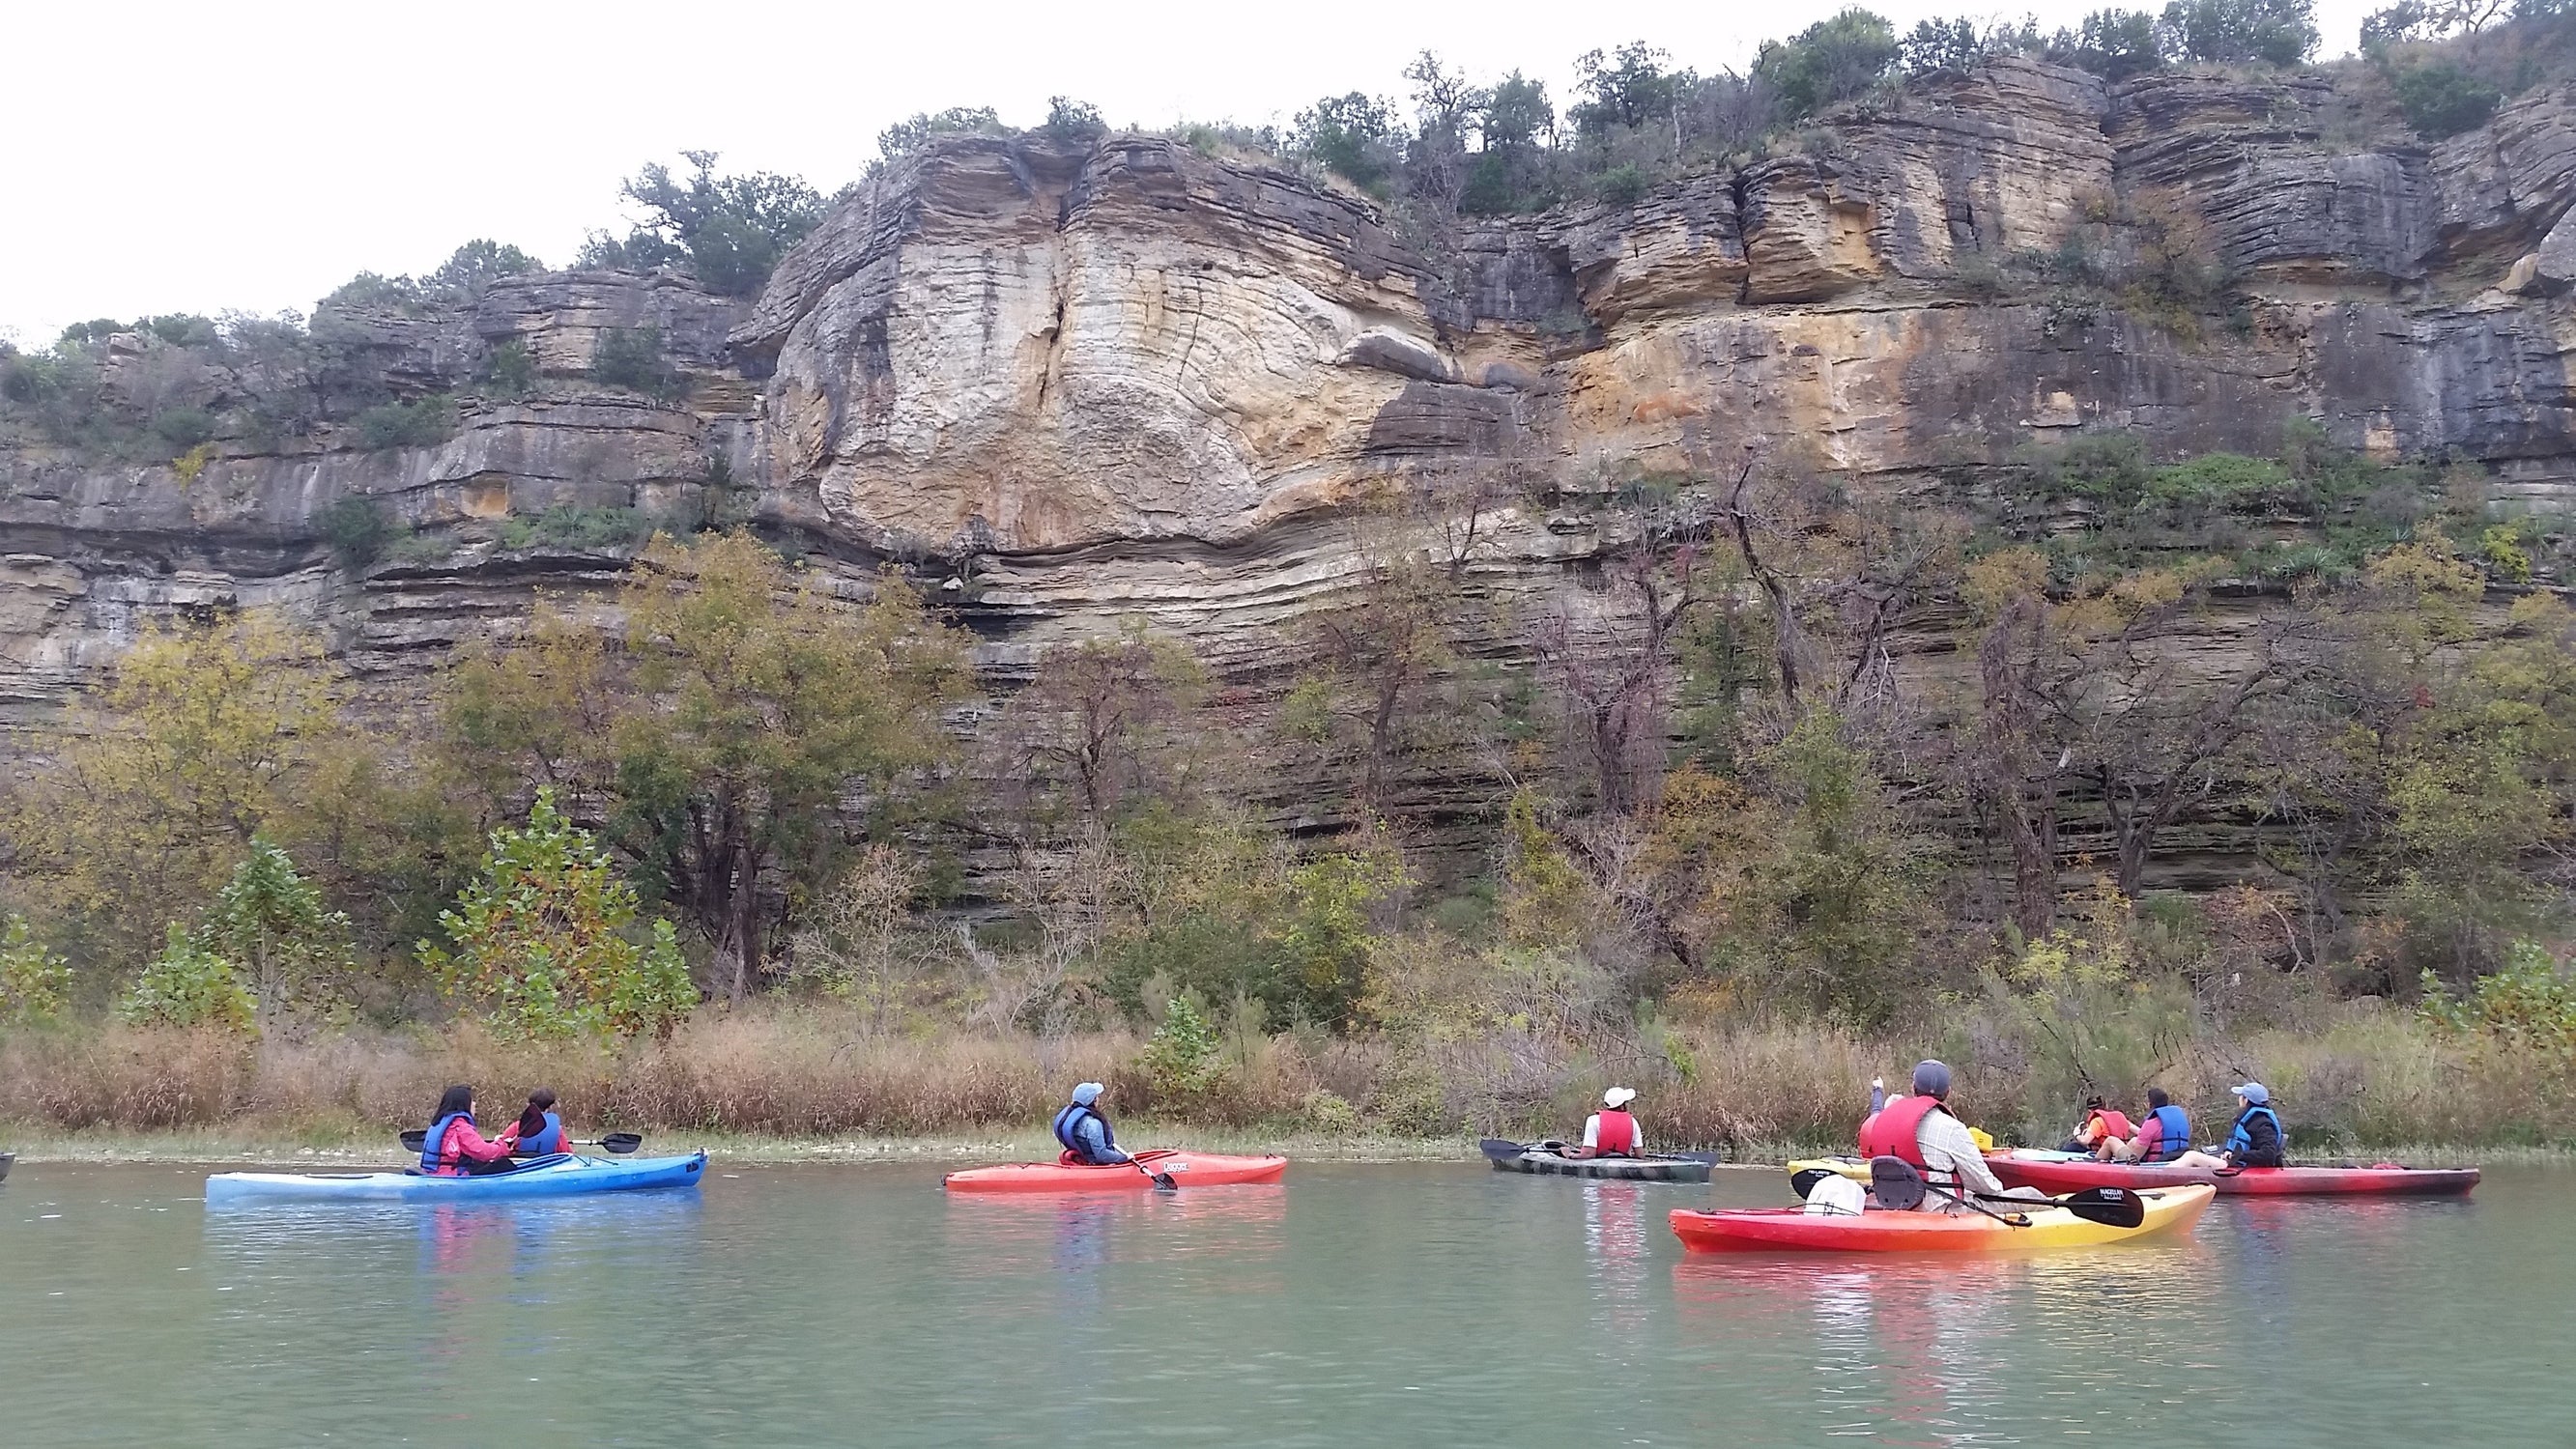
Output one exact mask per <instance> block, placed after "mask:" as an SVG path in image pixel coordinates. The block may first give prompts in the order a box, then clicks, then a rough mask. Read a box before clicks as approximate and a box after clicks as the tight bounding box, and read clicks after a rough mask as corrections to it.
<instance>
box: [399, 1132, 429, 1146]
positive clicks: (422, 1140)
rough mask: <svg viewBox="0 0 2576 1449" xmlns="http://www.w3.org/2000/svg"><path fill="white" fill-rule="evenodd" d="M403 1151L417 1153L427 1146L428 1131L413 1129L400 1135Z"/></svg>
mask: <svg viewBox="0 0 2576 1449" xmlns="http://www.w3.org/2000/svg"><path fill="white" fill-rule="evenodd" d="M402 1145H403V1151H405V1152H418V1151H420V1150H421V1149H422V1148H424V1147H427V1146H428V1145H429V1129H428V1128H426V1127H415V1128H413V1129H412V1130H411V1131H409V1132H406V1133H404V1134H403V1135H402Z"/></svg>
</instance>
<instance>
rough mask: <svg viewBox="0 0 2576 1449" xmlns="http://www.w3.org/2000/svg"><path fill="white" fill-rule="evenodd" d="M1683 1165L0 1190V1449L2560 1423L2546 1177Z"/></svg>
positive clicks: (1271, 1439)
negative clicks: (2259, 1196)
mask: <svg viewBox="0 0 2576 1449" xmlns="http://www.w3.org/2000/svg"><path fill="white" fill-rule="evenodd" d="M1719 1176H1720V1180H1719V1182H1718V1183H1717V1184H1716V1186H1715V1187H1713V1188H1701V1187H1656V1186H1646V1185H1637V1184H1624V1183H1581V1182H1573V1181H1566V1180H1560V1179H1547V1178H1528V1177H1519V1176H1503V1175H1500V1174H1495V1173H1491V1172H1487V1171H1485V1170H1483V1169H1482V1168H1481V1167H1476V1166H1446V1165H1441V1166H1352V1165H1332V1164H1319V1165H1300V1166H1297V1167H1295V1168H1292V1169H1291V1170H1290V1173H1289V1177H1288V1181H1287V1182H1286V1183H1285V1184H1284V1185H1282V1186H1277V1187H1249V1188H1208V1189H1198V1190H1185V1191H1183V1192H1181V1193H1180V1194H1178V1195H1177V1196H1169V1197H1165V1196H1157V1195H1154V1194H1136V1195H1132V1196H1110V1197H1091V1198H1027V1199H1018V1200H1007V1199H976V1198H963V1197H960V1198H951V1197H948V1196H945V1195H943V1194H942V1193H941V1192H940V1191H939V1188H938V1179H937V1176H936V1174H935V1172H933V1171H931V1170H926V1169H917V1168H912V1167H850V1168H836V1167H785V1168H741V1169H732V1168H727V1167H725V1166H724V1165H723V1164H721V1163H719V1164H717V1166H716V1168H715V1170H714V1172H713V1173H712V1174H711V1176H710V1177H709V1179H708V1181H707V1183H706V1185H705V1188H704V1190H703V1191H702V1192H699V1193H680V1194H668V1195H664V1194H638V1195H634V1196H628V1197H622V1198H620V1197H606V1198H590V1199H571V1200H562V1201H555V1202H535V1203H526V1204H519V1205H494V1206H490V1207H483V1208H468V1209H456V1208H431V1207H404V1206H364V1205H335V1206H310V1207H277V1206H270V1207H263V1208H256V1209H249V1208H225V1209H220V1210H215V1211H211V1212H210V1211H208V1210H207V1209H206V1207H205V1205H204V1204H203V1203H202V1202H200V1201H199V1200H198V1194H199V1192H200V1190H201V1182H202V1174H201V1173H200V1172H198V1171H193V1170H178V1169H173V1168H168V1167H48V1166H42V1165H35V1166H27V1165H22V1166H20V1167H19V1168H18V1169H17V1171H16V1173H15V1174H13V1175H12V1176H11V1177H10V1178H9V1180H8V1181H7V1182H6V1183H5V1184H0V1384H5V1385H6V1391H5V1392H0V1444H7V1445H12V1446H22V1449H34V1446H53V1445H68V1444H115V1445H159V1444H182V1443H184V1444H189V1445H202V1446H216V1449H226V1446H252V1445H256V1446H263V1449H266V1446H280V1445H317V1444H351V1443H354V1444H392V1443H416V1444H431V1445H501V1444H509V1445H590V1444H614V1445H707V1444H746V1445H749V1444H758V1445H805V1444H817V1445H892V1444H902V1445H913V1444H998V1443H1019V1444H1032V1443H1034V1444H1055V1443H1069V1444H1119V1445H1142V1444H1265V1445H1345V1444H1405V1445H1412V1444H1547V1445H1564V1444H1587V1445H1588V1444H1693V1445H1760V1444H1817V1443H1825V1442H1828V1441H1831V1442H1837V1443H1840V1442H1857V1443H1862V1444H1880V1443H1883V1444H1903V1445H1925V1444H1961V1443H1973V1444H2037V1443H2063V1442H2070V1441H2073V1442H2089V1443H2094V1444H2150V1443H2153V1444H2173V1445H2183V1444H2192V1445H2202V1444H2228V1445H2235V1444H2243V1445H2256V1444H2263V1445H2283V1444H2320V1445H2324V1444H2332V1445H2337V1446H2345V1449H2350V1446H2365V1445H2380V1444H2388V1445H2399V1444H2434V1443H2449V1442H2468V1443H2476V1444H2480V1445H2508V1444H2540V1443H2566V1442H2571V1441H2576V1414H2571V1409H2576V1393H2571V1391H2570V1390H2569V1388H2568V1381H2569V1372H2568V1371H2569V1368H2570V1366H2571V1365H2570V1354H2569V1350H2568V1347H2567V1345H2568V1341H2569V1337H2570V1332H2571V1328H2576V1314H2572V1313H2571V1309H2572V1308H2576V1173H2570V1172H2567V1171H2564V1170H2551V1169H2520V1170H2505V1171H2497V1172H2493V1173H2491V1174H2490V1175H2489V1178H2488V1181H2487V1182H2486V1184H2485V1185H2484V1186H2482V1187H2481V1188H2479V1190H2478V1192H2477V1194H2476V1195H2475V1197H2473V1198H2471V1199H2469V1200H2466V1201H2418V1202H2376V1203H2367V1202H2365V1203H2353V1202H2346V1203H2332V1202H2314V1201H2310V1202H2287V1201H2279V1202H2241V1201H2230V1200H2224V1199H2222V1200H2221V1201H2220V1202H2219V1203H2217V1204H2216V1205H2215V1206H2213V1207H2212V1209H2211V1210H2210V1213H2209V1215H2208V1216H2207V1217H2206V1218H2204V1219H2203V1220H2202V1222H2201V1225H2200V1227H2199V1230H2198V1231H2197V1233H2196V1234H2194V1235H2192V1236H2191V1237H2188V1238H2183V1239H2179V1240H2176V1241H2173V1242H2170V1243H2165V1244H2161V1245H2133V1246H2129V1247H2123V1248H2106V1249H2097V1250H2089V1251H2080V1252H2067V1253H2060V1254H2054V1255H2047V1256H2040V1257H2033V1258H2025V1259H2004V1260H1985V1261H1938V1260H1928V1261H1927V1260H1921V1259H1916V1260H1907V1261H1873V1260H1867V1259H1815V1258H1811V1259H1786V1258H1775V1259H1759V1258H1753V1259H1735V1258H1726V1259H1717V1258H1691V1259H1685V1257H1684V1255H1683V1254H1682V1253H1681V1251H1680V1247H1679V1244H1678V1243H1677V1242H1676V1241H1675V1240H1674V1238H1673V1236H1672V1234H1671V1232H1670V1230H1669V1229H1668V1228H1667V1227H1666V1226H1665V1221H1664V1215H1665V1213H1666V1211H1667V1210H1669V1209H1670V1208H1673V1207H1676V1206H1700V1205H1705V1204H1707V1203H1709V1202H1710V1201H1712V1200H1715V1201H1718V1202H1725V1203H1746V1204H1751V1203H1768V1202H1779V1201H1784V1200H1785V1197H1786V1192H1785V1187H1784V1186H1783V1180H1782V1179H1780V1178H1778V1177H1776V1176H1773V1175H1770V1174H1754V1173H1721V1174H1720V1175H1719Z"/></svg>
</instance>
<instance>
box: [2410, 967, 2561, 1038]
mask: <svg viewBox="0 0 2576 1449" xmlns="http://www.w3.org/2000/svg"><path fill="white" fill-rule="evenodd" d="M2423 1012H2424V1016H2425V1019H2426V1020H2428V1021H2431V1022H2433V1023H2434V1024H2436V1025H2438V1026H2441V1027H2442V1028H2444V1029H2445V1030H2448V1031H2451V1032H2455V1033H2459V1034H2462V1035H2472V1036H2478V1037H2483V1038H2485V1039H2487V1040H2489V1041H2493V1042H2497V1043H2500V1044H2505V1045H2510V1046H2515V1047H2520V1048H2525V1049H2530V1050H2536V1051H2542V1052H2548V1053H2552V1054H2558V1055H2570V1054H2576V981H2571V980H2569V978H2568V973H2567V971H2566V970H2565V969H2564V968H2563V967H2561V966H2560V964H2559V963H2558V962H2556V961H2554V960H2552V959H2551V958H2550V955H2549V952H2548V951H2547V950H2546V949H2544V948H2543V947H2541V946H2540V945H2538V944H2537V943H2535V942H2531V941H2516V942H2515V943H2513V945H2512V947H2511V948H2510V949H2508V950H2507V951H2506V952H2505V960H2504V965H2503V966H2502V967H2501V968H2500V969H2498V970H2497V971H2496V972H2495V973H2494V974H2492V975H2489V976H2483V977H2480V978H2479V979H2478V984H2477V987H2476V989H2475V990H2474V991H2472V992H2470V994H2469V995H2468V997H2467V998H2466V999H2464V1000H2463V999H2455V998H2454V997H2452V996H2451V994H2450V993H2449V991H2447V990H2446V989H2444V987H2443V985H2442V981H2441V978H2440V977H2439V976H2436V975H2435V974H2434V973H2433V972H2431V971H2429V970H2428V971H2426V972H2425V973H2424V1006H2423Z"/></svg>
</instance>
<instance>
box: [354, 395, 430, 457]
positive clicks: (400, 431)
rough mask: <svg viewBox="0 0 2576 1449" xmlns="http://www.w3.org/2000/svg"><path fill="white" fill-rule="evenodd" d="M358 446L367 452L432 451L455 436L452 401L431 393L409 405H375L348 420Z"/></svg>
mask: <svg viewBox="0 0 2576 1449" xmlns="http://www.w3.org/2000/svg"><path fill="white" fill-rule="evenodd" d="M349 426H350V429H351V431H353V432H354V433H356V434H357V438H358V446H359V447H361V448H364V449H366V450H367V451H368V452H370V453H374V452H381V451H383V450H384V449H387V448H434V447H436V446H438V445H439V444H441V443H444V442H446V441H447V440H448V439H450V438H452V437H455V436H456V401H455V399H453V398H450V397H449V396H447V395H446V394H445V393H432V394H431V395H430V396H428V397H424V398H416V399H414V400H413V401H411V402H390V403H378V404H377V405H376V406H374V407H371V408H369V409H367V410H366V411H365V412H362V413H360V414H358V415H357V417H355V418H353V419H351V420H350V424H349Z"/></svg>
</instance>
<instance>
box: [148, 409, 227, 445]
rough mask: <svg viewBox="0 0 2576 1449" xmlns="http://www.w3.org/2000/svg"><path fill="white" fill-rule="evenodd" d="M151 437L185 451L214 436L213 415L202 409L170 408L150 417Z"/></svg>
mask: <svg viewBox="0 0 2576 1449" xmlns="http://www.w3.org/2000/svg"><path fill="white" fill-rule="evenodd" d="M151 427H152V436H154V437H156V438H159V439H160V440H161V441H162V442H164V443H167V444H169V445H170V446H171V447H172V448H175V449H179V450H182V451H184V450H186V449H189V448H193V447H195V446H197V445H198V444H199V443H202V442H204V441H206V440H207V439H208V438H211V437H213V436H214V435H215V415H214V414H213V413H210V412H208V411H206V410H205V409H204V408H171V409H169V410H167V411H165V412H160V413H155V414H153V417H152V423H151Z"/></svg>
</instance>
